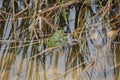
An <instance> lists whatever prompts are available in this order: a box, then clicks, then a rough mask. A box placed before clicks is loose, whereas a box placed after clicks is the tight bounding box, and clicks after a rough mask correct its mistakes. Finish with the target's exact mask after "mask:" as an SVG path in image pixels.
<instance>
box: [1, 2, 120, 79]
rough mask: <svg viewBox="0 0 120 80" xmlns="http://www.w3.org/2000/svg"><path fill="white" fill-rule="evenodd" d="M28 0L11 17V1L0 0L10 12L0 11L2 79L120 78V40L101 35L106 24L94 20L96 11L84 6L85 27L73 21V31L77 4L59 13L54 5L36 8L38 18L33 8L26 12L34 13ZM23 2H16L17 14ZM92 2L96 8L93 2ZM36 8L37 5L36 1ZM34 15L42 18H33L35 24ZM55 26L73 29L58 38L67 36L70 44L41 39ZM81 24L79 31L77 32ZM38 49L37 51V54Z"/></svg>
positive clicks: (96, 19)
mask: <svg viewBox="0 0 120 80" xmlns="http://www.w3.org/2000/svg"><path fill="white" fill-rule="evenodd" d="M30 2H32V3H31V6H30V8H28V9H27V10H25V11H24V12H22V13H21V14H20V15H18V16H16V20H15V21H13V18H14V17H13V16H12V15H9V14H12V13H13V12H12V10H13V8H12V6H11V5H12V1H10V3H8V2H7V1H2V0H1V1H0V9H1V10H2V11H5V12H6V13H9V14H5V13H2V12H1V13H2V14H4V15H6V16H4V18H3V16H0V23H1V24H0V79H1V80H119V79H120V76H119V75H120V74H119V73H120V72H119V71H120V69H119V67H120V58H119V57H120V55H119V53H120V45H119V42H118V43H116V42H117V40H116V42H115V43H114V41H112V43H111V42H110V41H109V40H107V39H106V35H105V30H108V29H109V28H108V27H105V26H106V24H107V22H106V24H103V23H102V22H100V21H99V17H100V16H99V15H98V16H97V17H95V18H93V19H91V17H90V12H89V11H88V13H87V15H88V16H87V24H85V26H84V27H80V28H79V27H78V28H77V29H76V31H75V28H76V27H77V26H76V27H75V23H76V22H75V21H76V20H75V18H76V17H75V16H76V12H77V9H76V7H75V6H76V4H75V5H73V6H72V8H67V7H65V9H67V10H68V12H69V13H68V14H67V15H65V14H64V13H63V12H61V14H60V12H59V10H58V12H57V10H56V11H53V12H49V11H48V12H47V13H44V14H41V16H43V17H42V18H41V17H40V16H39V17H38V16H37V14H36V17H32V16H31V15H34V14H35V13H33V12H34V10H33V8H35V7H34V6H35V1H32V0H31V1H30ZM7 5H8V6H7ZM43 5H44V4H43ZM51 5H52V4H51ZM51 5H50V6H51ZM26 6H27V3H26V2H23V1H19V6H17V4H16V5H15V12H16V14H17V13H19V11H20V10H23V9H24V8H25V7H26ZM92 7H93V10H94V12H95V13H97V10H95V8H96V6H92ZM37 8H38V9H39V8H40V6H39V7H37ZM36 10H37V9H36ZM60 11H61V10H60ZM36 13H37V12H36ZM51 15H52V16H51ZM62 15H64V17H65V16H66V17H68V21H65V19H64V17H63V16H62ZM58 16H60V17H58ZM37 17H38V18H40V20H42V21H40V22H42V23H39V21H38V23H36V24H35V25H34V22H36V21H37V20H36V19H37ZM44 17H45V18H47V19H44ZM79 17H80V16H79ZM6 19H7V20H6ZM61 21H62V22H61ZM97 23H98V24H97ZM40 24H41V26H42V27H41V29H40V28H39V26H40ZM66 24H67V25H66ZM61 25H64V26H61ZM78 25H80V24H78ZM59 26H61V27H59ZM107 26H108V25H107ZM58 28H60V29H62V28H63V29H64V30H65V31H66V32H69V30H70V32H71V33H73V35H70V33H68V34H67V33H66V34H65V36H66V35H67V36H68V37H67V39H64V40H63V42H64V41H66V42H69V44H66V43H65V44H64V45H61V46H57V47H52V48H51V47H48V46H47V45H46V41H47V40H48V39H49V37H50V36H51V35H52V34H53V32H54V29H58ZM85 28H86V29H85ZM68 29H69V30H68ZM67 30H68V31H67ZM82 30H83V33H79V32H80V31H82ZM45 35H46V36H45ZM91 35H92V36H93V37H91ZM96 35H97V36H96ZM118 40H119V39H118ZM108 42H110V44H109V45H107V43H108ZM38 46H39V48H40V50H38ZM38 54H39V56H36V55H38Z"/></svg>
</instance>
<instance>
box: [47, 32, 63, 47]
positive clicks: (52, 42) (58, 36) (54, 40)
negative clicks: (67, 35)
mask: <svg viewBox="0 0 120 80" xmlns="http://www.w3.org/2000/svg"><path fill="white" fill-rule="evenodd" d="M63 38H64V30H57V31H56V32H55V33H54V34H53V35H52V36H51V37H50V38H49V40H48V41H47V45H48V46H49V47H55V46H60V45H61V44H62V40H63Z"/></svg>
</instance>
